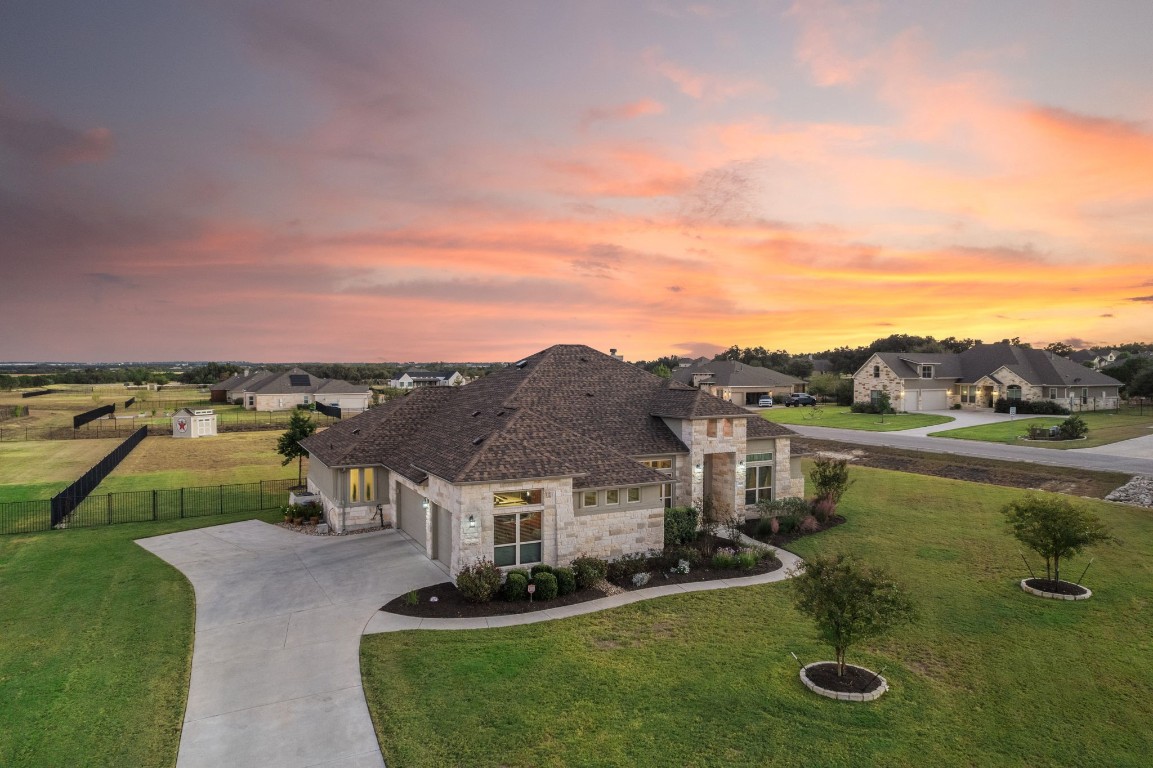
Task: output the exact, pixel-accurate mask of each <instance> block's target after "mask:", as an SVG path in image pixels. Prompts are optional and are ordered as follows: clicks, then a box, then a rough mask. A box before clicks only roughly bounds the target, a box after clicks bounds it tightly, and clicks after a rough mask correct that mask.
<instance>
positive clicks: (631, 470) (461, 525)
mask: <svg viewBox="0 0 1153 768" xmlns="http://www.w3.org/2000/svg"><path fill="white" fill-rule="evenodd" d="M792 435H793V432H791V431H790V430H789V429H788V428H786V427H783V426H780V425H778V424H772V423H770V422H767V421H765V420H764V419H761V418H759V417H757V416H756V415H754V414H752V413H750V412H749V411H747V410H745V409H744V408H741V407H738V406H736V405H733V404H732V403H726V402H725V401H723V400H721V399H719V398H717V397H714V396H712V395H709V394H708V393H706V392H703V391H701V390H698V389H694V388H692V387H689V386H687V385H684V384H681V383H679V382H675V381H667V380H665V379H662V378H660V377H658V376H654V375H653V374H650V373H647V372H645V371H644V370H642V369H640V368H637V367H636V366H633V365H630V364H629V363H626V362H623V361H620V360H616V359H614V358H613V357H611V356H609V355H605V354H603V353H601V352H598V351H596V350H594V349H591V348H590V347H586V346H581V345H558V346H554V347H549V348H548V349H546V350H543V351H541V352H538V353H536V354H534V355H532V356H531V357H528V358H525V359H524V360H521V361H520V362H518V363H516V364H515V365H510V366H508V367H507V368H505V369H503V370H501V371H498V372H496V373H493V374H491V375H489V376H485V377H483V378H481V379H478V380H477V381H475V382H473V383H471V384H469V385H468V386H467V387H425V388H421V389H419V390H417V391H415V392H413V393H412V394H410V395H408V396H407V397H402V398H397V399H395V400H392V401H390V402H388V403H385V404H383V405H381V406H378V407H377V408H374V409H372V410H370V411H368V412H366V413H364V414H361V415H359V416H355V417H353V418H351V419H346V420H344V421H342V422H340V423H338V424H336V425H334V426H331V427H329V428H328V429H326V430H325V431H323V432H319V433H317V434H315V435H312V436H310V437H308V438H305V439H304V440H302V441H301V445H302V446H304V448H305V449H307V450H308V454H309V470H308V489H309V491H310V492H312V493H316V494H318V495H319V496H320V497H321V500H322V503H323V506H324V514H325V519H326V521H327V522H328V524H329V525H330V526H332V528H333V529H335V530H337V531H344V530H348V529H354V528H361V527H370V526H375V525H381V524H388V525H392V526H395V527H396V528H398V529H399V530H400V531H402V532H403V533H405V534H406V535H408V536H409V537H411V538H412V540H413V541H414V542H416V544H418V545H419V546H420V547H421V548H422V549H424V551H425V553H426V554H427V555H428V557H429V558H430V559H432V560H434V561H437V562H438V563H440V564H441V566H442V567H443V568H444V569H445V570H446V571H447V572H448V573H450V574H452V575H455V574H456V573H458V572H459V571H460V569H461V568H462V567H463V566H465V565H468V564H470V563H472V562H474V561H475V560H477V559H478V558H481V557H484V558H488V559H490V560H492V561H494V562H495V563H496V564H497V565H500V566H513V565H530V564H532V563H538V562H543V563H548V564H550V565H557V564H567V563H569V562H571V561H572V559H573V558H575V557H578V556H580V555H582V554H585V555H594V556H597V557H604V558H615V557H619V556H621V555H625V554H630V553H636V552H646V551H648V550H652V549H661V548H662V547H663V545H664V510H665V508H666V507H669V506H674V505H689V504H694V503H698V504H699V503H701V502H702V500H703V499H705V498H706V497H710V498H711V499H712V500H713V502H714V503H715V504H716V505H717V508H718V509H723V510H729V511H732V510H739V511H742V512H746V511H747V512H753V513H755V512H756V506H755V505H756V502H757V501H759V500H762V499H771V498H775V497H785V496H800V495H803V493H804V476H803V475H802V474H801V470H800V459H799V458H798V457H794V456H792V453H791V447H790V441H789V439H790V437H792Z"/></svg>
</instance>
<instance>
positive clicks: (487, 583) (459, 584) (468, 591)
mask: <svg viewBox="0 0 1153 768" xmlns="http://www.w3.org/2000/svg"><path fill="white" fill-rule="evenodd" d="M500 578H501V576H500V568H497V567H496V565H495V564H494V563H493V562H492V561H491V560H487V559H485V558H483V557H482V558H481V559H479V560H477V561H476V562H475V563H473V564H472V565H466V566H465V567H464V568H462V569H461V571H460V573H458V574H457V575H456V588H457V589H458V590H459V591H460V593H461V594H462V595H463V596H464V599H465V600H468V601H469V602H470V603H487V602H489V601H490V600H492V598H493V595H495V594H496V592H497V590H498V589H500Z"/></svg>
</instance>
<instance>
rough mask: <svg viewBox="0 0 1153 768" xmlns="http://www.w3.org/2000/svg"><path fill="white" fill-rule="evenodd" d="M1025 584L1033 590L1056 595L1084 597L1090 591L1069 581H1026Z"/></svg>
mask: <svg viewBox="0 0 1153 768" xmlns="http://www.w3.org/2000/svg"><path fill="white" fill-rule="evenodd" d="M1025 583H1026V584H1028V585H1029V586H1030V587H1032V588H1033V589H1039V590H1041V591H1042V592H1051V593H1053V594H1055V595H1083V594H1085V593H1086V592H1088V591H1089V590H1087V589H1085V588H1084V587H1082V586H1078V585H1077V584H1073V583H1072V582H1068V581H1053V580H1052V579H1025Z"/></svg>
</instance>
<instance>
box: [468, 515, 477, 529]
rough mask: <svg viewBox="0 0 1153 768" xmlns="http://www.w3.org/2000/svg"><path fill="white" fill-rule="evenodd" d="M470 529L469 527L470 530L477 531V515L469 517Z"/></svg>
mask: <svg viewBox="0 0 1153 768" xmlns="http://www.w3.org/2000/svg"><path fill="white" fill-rule="evenodd" d="M468 527H469V530H473V531H475V530H476V515H469V516H468Z"/></svg>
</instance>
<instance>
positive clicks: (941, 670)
mask: <svg viewBox="0 0 1153 768" xmlns="http://www.w3.org/2000/svg"><path fill="white" fill-rule="evenodd" d="M851 471H852V474H853V477H854V478H855V479H856V480H857V483H856V485H854V486H853V487H852V488H851V489H850V491H849V493H848V494H847V495H846V497H845V500H844V501H843V502H842V507H841V511H842V512H843V513H844V514H845V515H846V516H847V518H848V522H847V523H846V524H845V525H842V526H839V527H838V528H835V529H833V530H830V531H828V532H826V533H824V534H821V535H819V536H816V537H812V538H809V539H804V540H801V541H799V542H797V543H796V549H797V551H798V553H799V554H801V555H802V556H810V555H813V554H816V553H827V552H836V551H845V552H853V553H857V554H859V555H861V556H862V557H864V558H866V559H867V560H868V561H870V562H872V563H877V564H883V565H885V566H886V567H888V568H889V569H890V571H891V572H892V573H893V574H894V575H895V576H897V577H898V578H899V579H901V580H902V581H903V582H905V583H906V584H907V585H908V587H909V589H910V592H911V593H912V595H913V598H914V600H915V601H916V603H917V606H918V609H919V611H920V614H921V619H920V621H919V622H918V623H917V624H915V625H913V626H910V627H905V628H901V629H899V630H898V631H896V632H894V633H893V634H892V635H890V636H889V637H887V638H885V639H882V640H880V641H878V642H874V643H869V644H867V645H864V646H862V647H860V648H855V649H851V650H850V653H849V661H850V662H856V663H859V664H862V665H865V666H868V667H871V668H873V669H881V668H884V670H885V672H884V674H885V675H886V677H887V678H888V679H889V680H890V683H891V685H892V690H891V691H890V692H889V693H888V694H886V695H885V696H884V697H883V698H882V699H880V700H879V701H877V702H874V703H871V704H868V705H851V704H845V703H842V702H834V701H830V700H827V699H823V698H820V697H817V696H815V695H813V694H812V693H810V692H809V691H807V690H806V689H805V688H803V687H802V686H801V684H800V682H799V681H798V679H797V667H796V664H795V663H794V661H793V660H792V658H791V657H790V656H789V653H790V652H791V651H795V652H796V653H797V655H798V656H799V657H800V658H801V659H802V660H804V661H806V662H807V661H815V660H821V659H827V658H830V657H831V655H832V651H831V649H829V648H826V647H824V646H823V645H821V644H820V643H818V642H816V640H815V638H814V632H813V630H812V627H811V625H810V623H809V622H808V621H806V620H805V619H804V618H802V617H801V616H800V615H799V614H797V613H796V612H795V610H794V609H793V608H792V607H791V601H790V598H789V589H788V587H787V585H785V584H773V585H765V586H761V587H748V588H742V589H730V590H723V591H718V592H708V593H697V594H688V595H680V596H675V597H668V598H660V599H656V600H652V601H647V602H644V603H639V604H636V605H632V606H627V607H624V608H619V609H615V610H611V611H606V612H603V613H599V614H591V615H588V616H582V617H576V618H572V619H566V620H562V621H556V622H548V623H544V624H537V625H530V626H522V627H512V628H505V629H488V630H481V631H461V632H403V633H396V634H385V635H373V636H368V637H365V638H364V639H363V641H362V645H361V669H362V674H363V678H364V685H365V693H366V697H367V700H368V703H369V708H370V711H371V713H372V716H373V721H374V723H375V726H376V729H377V733H378V736H379V738H380V742H381V746H382V749H383V751H384V755H385V759H386V761H387V762H388V764H389V765H395V766H420V765H475V766H496V765H501V766H594V765H595V766H600V765H621V766H624V765H629V766H633V765H636V766H664V765H670V764H675V765H684V766H729V765H757V766H762V765H763V766H860V765H885V766H925V765H932V766H973V765H996V766H1020V767H1021V768H1025V767H1026V766H1037V765H1074V764H1076V765H1086V766H1089V765H1093V766H1096V765H1109V766H1140V765H1145V764H1147V760H1148V755H1149V754H1150V753H1153V732H1150V730H1149V729H1148V727H1147V724H1148V722H1149V721H1150V720H1153V699H1150V698H1149V697H1148V696H1147V688H1148V683H1149V681H1150V680H1151V679H1153V641H1151V640H1150V639H1149V637H1150V636H1149V632H1148V612H1149V605H1150V603H1149V595H1150V594H1151V593H1153V562H1150V560H1149V558H1148V556H1147V553H1148V552H1149V551H1150V550H1151V549H1153V525H1151V524H1150V515H1149V512H1148V511H1147V510H1140V509H1137V508H1132V507H1124V506H1119V505H1109V504H1105V503H1103V502H1086V503H1088V504H1090V506H1092V508H1093V509H1094V510H1095V511H1096V512H1098V513H1099V514H1100V515H1101V516H1102V517H1103V518H1104V519H1105V520H1106V521H1107V523H1108V524H1109V525H1110V526H1111V527H1112V529H1113V532H1114V533H1115V535H1117V536H1118V537H1119V539H1120V543H1118V544H1116V545H1110V546H1101V547H1098V548H1097V549H1096V550H1095V551H1094V554H1095V555H1096V556H1097V561H1096V563H1095V564H1094V566H1093V568H1092V569H1091V570H1090V571H1089V575H1088V577H1087V579H1086V583H1087V584H1088V585H1089V586H1090V587H1091V588H1093V589H1094V592H1095V594H1094V597H1093V599H1091V600H1089V601H1085V602H1077V603H1072V602H1069V603H1065V602H1057V601H1047V600H1041V599H1038V598H1034V597H1031V596H1029V595H1026V594H1025V593H1023V592H1022V591H1021V590H1020V589H1019V587H1018V586H1017V581H1018V580H1019V579H1020V578H1021V577H1022V575H1023V573H1022V571H1023V566H1022V564H1021V561H1020V559H1019V557H1018V554H1017V547H1016V544H1015V542H1014V540H1013V539H1011V538H1010V537H1009V535H1008V534H1007V533H1006V531H1005V526H1004V524H1003V522H1002V520H1001V517H1000V515H999V514H998V510H999V508H1000V507H1001V506H1002V505H1003V504H1005V503H1006V502H1007V501H1009V500H1010V499H1012V498H1015V497H1017V496H1018V495H1019V493H1020V492H1019V491H1015V490H1012V489H1006V488H996V487H990V486H984V485H974V484H970V483H964V482H960V481H953V480H942V479H936V478H929V477H925V476H917V475H908V474H903V473H895V472H888V471H884V470H873V469H864V468H853V469H852V470H851ZM1035 560H1036V559H1035V558H1034V561H1035ZM1085 562H1086V559H1085V558H1079V559H1077V560H1074V561H1073V562H1070V563H1069V564H1068V566H1067V567H1068V568H1069V571H1068V572H1069V573H1071V574H1074V578H1075V577H1076V575H1077V574H1079V573H1080V570H1081V568H1082V567H1083V566H1084V563H1085Z"/></svg>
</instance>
